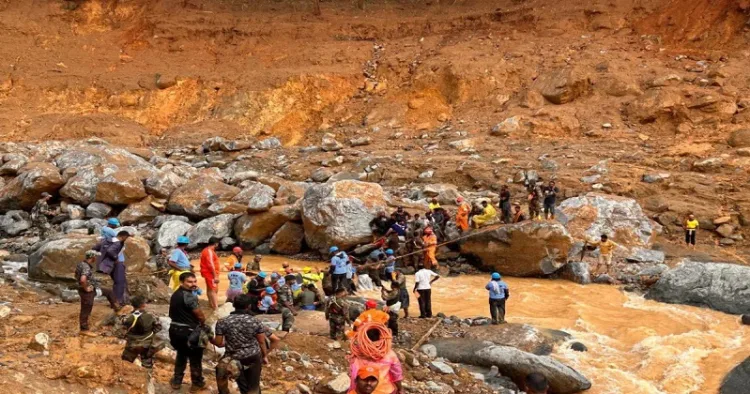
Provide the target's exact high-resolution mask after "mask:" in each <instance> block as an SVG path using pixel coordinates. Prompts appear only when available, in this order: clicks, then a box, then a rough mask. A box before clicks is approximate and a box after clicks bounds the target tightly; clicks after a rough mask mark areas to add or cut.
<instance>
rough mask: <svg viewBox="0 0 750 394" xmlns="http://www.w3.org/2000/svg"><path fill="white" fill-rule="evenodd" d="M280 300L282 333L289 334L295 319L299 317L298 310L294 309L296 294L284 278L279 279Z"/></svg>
mask: <svg viewBox="0 0 750 394" xmlns="http://www.w3.org/2000/svg"><path fill="white" fill-rule="evenodd" d="M278 283H279V290H278V291H277V292H278V300H279V302H278V303H279V308H280V310H281V331H286V332H289V331H291V330H292V325H293V324H294V320H295V319H294V317H295V316H297V314H298V313H297V309H296V308H295V307H294V294H293V291H292V287H291V284H290V283H289V282H288V281H287V280H286V279H284V278H281V279H279V282H278Z"/></svg>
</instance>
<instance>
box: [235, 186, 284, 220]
mask: <svg viewBox="0 0 750 394" xmlns="http://www.w3.org/2000/svg"><path fill="white" fill-rule="evenodd" d="M275 195H276V191H275V190H273V188H272V187H270V186H267V185H264V184H262V183H259V182H251V183H250V185H249V186H248V187H246V188H244V189H242V191H240V192H239V193H238V194H237V195H236V196H234V198H232V201H234V202H238V203H241V204H245V205H247V212H248V213H258V212H265V211H267V210H269V209H270V208H271V207H272V206H273V199H274V196H275Z"/></svg>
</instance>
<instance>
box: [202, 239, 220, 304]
mask: <svg viewBox="0 0 750 394" xmlns="http://www.w3.org/2000/svg"><path fill="white" fill-rule="evenodd" d="M218 246H219V239H218V238H214V237H212V238H211V239H210V240H209V241H208V246H206V247H205V248H204V249H203V250H202V251H201V276H202V277H203V279H204V280H205V281H206V296H208V304H209V305H210V306H211V309H214V310H216V309H218V308H219V275H220V271H221V268H219V255H217V254H216V248H217V247H218Z"/></svg>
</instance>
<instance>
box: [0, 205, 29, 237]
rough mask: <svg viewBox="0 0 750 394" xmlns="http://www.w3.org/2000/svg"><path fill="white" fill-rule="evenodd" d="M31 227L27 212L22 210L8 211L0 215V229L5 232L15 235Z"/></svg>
mask: <svg viewBox="0 0 750 394" xmlns="http://www.w3.org/2000/svg"><path fill="white" fill-rule="evenodd" d="M30 228H31V220H30V217H29V214H28V213H26V212H24V211H8V213H6V214H5V215H4V216H0V230H2V231H3V232H4V233H5V234H7V235H10V236H11V237H15V236H17V235H20V234H21V233H23V232H24V231H26V230H28V229H30Z"/></svg>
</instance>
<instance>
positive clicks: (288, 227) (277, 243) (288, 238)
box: [270, 222, 305, 255]
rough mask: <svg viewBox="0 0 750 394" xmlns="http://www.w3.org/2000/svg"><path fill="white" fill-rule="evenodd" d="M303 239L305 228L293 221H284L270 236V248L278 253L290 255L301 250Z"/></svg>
mask: <svg viewBox="0 0 750 394" xmlns="http://www.w3.org/2000/svg"><path fill="white" fill-rule="evenodd" d="M304 240H305V228H304V227H303V226H302V225H301V224H299V223H294V222H286V223H284V225H283V226H281V228H280V229H279V231H276V234H274V235H273V237H271V244H270V246H271V250H272V251H273V252H275V253H278V254H286V255H292V254H297V253H299V252H301V251H302V241H304Z"/></svg>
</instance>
